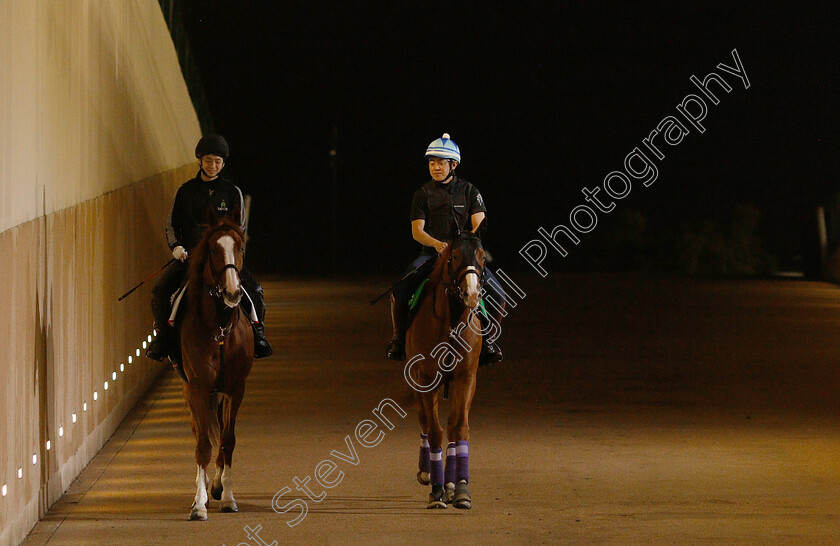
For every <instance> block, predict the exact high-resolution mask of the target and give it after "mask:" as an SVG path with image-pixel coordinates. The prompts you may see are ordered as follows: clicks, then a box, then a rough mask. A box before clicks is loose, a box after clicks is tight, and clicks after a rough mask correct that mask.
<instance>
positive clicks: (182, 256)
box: [172, 246, 189, 262]
mask: <svg viewBox="0 0 840 546" xmlns="http://www.w3.org/2000/svg"><path fill="white" fill-rule="evenodd" d="M172 256H174V257H175V259H176V260H180V261H182V262H186V261H187V258H188V257H189V255H188V254H187V249H185V248H184V247H182V246H176V247H175V248H173V249H172Z"/></svg>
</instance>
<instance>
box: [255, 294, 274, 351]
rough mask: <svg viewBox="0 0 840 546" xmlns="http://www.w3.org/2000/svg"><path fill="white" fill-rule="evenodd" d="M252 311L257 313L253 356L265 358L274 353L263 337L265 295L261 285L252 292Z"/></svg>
mask: <svg viewBox="0 0 840 546" xmlns="http://www.w3.org/2000/svg"><path fill="white" fill-rule="evenodd" d="M251 296H252V297H253V298H254V311H256V313H257V320H259V322H257V323H256V324H254V358H265V357H267V356H271V355H272V354H273V353H274V349H272V348H271V345H269V344H268V340H267V339H266V338H265V323H264V322H263V321H264V320H265V295H264V294H263V290H262V287H259V288H258V289H257V290H256V291H255V293H254V294H251Z"/></svg>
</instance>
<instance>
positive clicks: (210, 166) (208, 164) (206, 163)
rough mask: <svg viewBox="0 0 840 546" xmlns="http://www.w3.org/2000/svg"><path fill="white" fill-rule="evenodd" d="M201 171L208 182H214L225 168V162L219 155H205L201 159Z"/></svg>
mask: <svg viewBox="0 0 840 546" xmlns="http://www.w3.org/2000/svg"><path fill="white" fill-rule="evenodd" d="M200 164H201V169H202V170H203V171H204V173H205V174H206V175H207V176H206V178H207V180H213V179H214V178H216V177H217V176H219V173H220V172H222V168H223V167H224V166H225V160H224V159H222V158H221V157H219V156H217V155H203V156H201V159H200Z"/></svg>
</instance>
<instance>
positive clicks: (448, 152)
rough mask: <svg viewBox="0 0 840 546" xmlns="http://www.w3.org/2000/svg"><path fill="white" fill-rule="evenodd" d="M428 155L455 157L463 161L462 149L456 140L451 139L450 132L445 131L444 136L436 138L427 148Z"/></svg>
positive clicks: (456, 159)
mask: <svg viewBox="0 0 840 546" xmlns="http://www.w3.org/2000/svg"><path fill="white" fill-rule="evenodd" d="M426 157H440V158H441V159H454V160H455V161H457V162H458V163H459V164H460V163H461V149H460V148H458V145H457V144H455V141H453V140H450V138H449V133H443V136H442V137H440V138H436V139H435V140H433V141H432V143H431V144H429V147H428V148H426Z"/></svg>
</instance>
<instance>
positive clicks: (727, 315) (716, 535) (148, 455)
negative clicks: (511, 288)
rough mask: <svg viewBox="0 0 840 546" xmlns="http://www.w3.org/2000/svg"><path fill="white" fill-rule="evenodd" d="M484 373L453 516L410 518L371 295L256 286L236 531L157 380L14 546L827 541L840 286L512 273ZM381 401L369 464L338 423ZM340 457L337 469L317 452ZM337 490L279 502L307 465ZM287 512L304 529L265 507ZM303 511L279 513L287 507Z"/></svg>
mask: <svg viewBox="0 0 840 546" xmlns="http://www.w3.org/2000/svg"><path fill="white" fill-rule="evenodd" d="M515 279H516V281H517V282H518V283H519V285H520V286H521V288H523V289H524V290H525V292H526V293H527V297H526V298H525V299H524V300H523V301H521V302H520V304H519V305H518V307H517V308H516V309H515V310H514V311H513V312H512V316H511V317H510V318H509V320H508V321H506V322H505V323H504V334H503V338H502V342H501V344H502V347H503V349H504V350H505V355H506V360H505V362H504V363H502V364H500V365H498V366H496V367H495V368H492V369H481V370H480V371H479V378H478V390H477V393H476V398H475V402H474V404H473V411H472V415H471V428H472V441H471V446H470V448H471V449H470V451H471V459H472V460H471V463H470V467H471V479H472V484H471V492H472V496H473V509H472V510H469V511H462V510H455V509H453V508H451V507H450V508H449V509H447V510H436V511H429V510H426V509H425V508H424V506H425V501H426V497H427V494H428V491H427V488H425V487H422V486H420V485H419V484H418V483H417V482H416V481H415V478H414V474H415V471H416V458H417V444H418V441H417V434H418V426H417V424H416V423H417V420H416V411H415V409H414V407H413V405H412V403H411V396H410V390H409V389H408V387H407V386H406V385H405V382H404V380H403V379H402V367H401V365H399V364H397V363H393V362H390V361H387V360H385V359H384V357H383V352H384V347H385V343H386V342H387V340H388V338H389V330H390V323H389V320H388V312H387V309H386V306H385V305H384V304H380V305H379V306H377V307H375V308H371V307H370V306H369V305H368V304H367V299H368V298H369V297H370V296H372V295H375V294H376V293H377V292H378V290H380V289H381V288H382V287H381V286H380V284H377V283H363V282H359V283H330V282H316V281H282V282H266V283H264V286H265V290H266V295H267V298H268V300H269V309H268V316H267V320H266V322H267V326H268V332H269V337H270V339H271V341H272V343H273V345H274V348H275V356H274V357H272V358H270V359H264V360H260V361H257V362H256V365H255V368H254V370H253V372H252V375H251V377H250V378H249V380H248V391H247V395H246V398H245V401H244V403H243V406H242V409H241V411H240V414H239V421H238V423H237V439H238V442H237V446H236V452H235V454H234V472H235V473H234V479H235V481H234V487H233V491H234V494H235V496H236V498H237V501H238V503H239V508H240V512H239V513H238V514H220V513H218V512H216V511H215V510H216V508H217V503H215V502H211V510H210V513H209V520H208V521H206V522H189V521H187V517H188V515H189V508H190V504H191V502H192V496H193V494H194V479H195V466H194V462H193V450H194V443H193V440H192V436H191V433H190V429H189V421H188V416H187V414H186V410H185V409H184V404H183V400H182V395H181V388H180V381H179V380H178V379H177V378H176V377H175V375H174V374H173V373H171V372H169V371H166V372H165V373H164V374H163V375H162V376H161V379H160V381H159V382H158V383H157V384H156V386H155V387H154V388H153V389H152V390H151V391H150V393H149V395H148V396H147V397H146V399H145V400H144V401H143V402H142V403H141V404H139V405H138V407H137V408H135V410H134V411H133V412H132V414H131V415H130V416H129V417H128V418H127V419H126V420H125V422H124V423H123V424H122V426H121V427H120V429H119V430H118V431H117V433H116V434H115V435H114V437H113V438H112V439H111V440H110V441H109V442H108V444H107V445H106V447H105V448H104V449H103V450H102V452H101V453H100V454H99V455H98V456H97V457H96V458H95V459H94V460H93V462H91V464H90V465H89V466H88V468H87V469H86V470H85V471H84V473H83V474H82V476H80V478H79V479H78V480H77V481H76V482H75V483H74V484H73V486H72V487H71V488H70V490H69V491H68V492H67V494H66V495H65V496H64V497H63V498H62V499H61V500H60V501H59V502H58V503H57V504H56V505H55V506H54V507H53V509H52V510H51V511H50V513H49V515H48V516H47V517H46V518H45V519H44V520H43V521H41V522H40V523H39V524H38V526H36V528H35V529H34V530H33V532H32V533H31V534H30V536H29V538H28V539H27V541H26V542H25V544H32V545H34V544H50V545H64V544H120V545H129V544H226V545H228V546H233V545H237V544H251V545H258V544H272V543H273V542H274V541H276V542H277V543H278V544H316V543H323V544H371V543H385V544H403V543H443V541H451V542H453V543H466V544H476V543H494V544H495V543H499V544H502V543H505V544H518V543H528V544H540V543H543V544H558V543H559V544H587V545H589V544H692V543H715V544H719V543H726V544H803V543H809V544H829V543H837V542H838V541H840V427H838V417H839V416H840V366H839V365H838V362H837V360H838V355H840V336H838V330H840V290H838V289H837V288H836V287H834V286H831V285H826V284H820V283H807V282H790V281H751V282H743V281H737V282H724V281H703V282H688V281H674V280H656V279H653V280H652V279H646V278H643V277H626V276H608V275H601V276H561V275H559V274H557V275H555V276H549V277H548V278H546V279H538V278H527V277H526V278H524V279H518V278H516V277H515ZM386 398H389V399H391V400H393V401H395V402H396V403H397V404H399V405H400V407H402V408H404V409H405V410H406V411H407V414H408V415H407V417H405V418H400V417H399V416H398V415H396V414H395V413H394V412H392V411H390V410H386V415H389V416H390V418H391V420H392V422H393V424H394V425H395V427H394V429H393V430H387V429H382V430H384V432H385V437H384V439H383V440H382V442H381V443H380V444H379V445H377V446H375V447H372V448H365V447H362V446H361V445H359V444H358V442H357V441H356V440H355V438H354V431H355V428H356V425H357V424H358V423H359V422H360V421H362V420H364V419H373V416H372V413H371V411H372V410H373V409H374V408H376V407H377V406H378V405H379V404H380V402H381V401H382V400H383V399H386ZM347 436H349V437H350V441H351V442H352V443H353V447H354V448H355V450H356V457H355V458H357V459H358V464H356V465H353V464H351V463H349V462H346V461H344V460H342V459H341V458H340V457H337V456H335V455H333V454H332V452H333V451H338V452H341V453H343V454H350V450H349V448H348V445H347V443H346V442H347V441H346V438H345V437H347ZM325 460H332V461H333V462H334V463H335V464H336V467H337V470H336V471H335V473H334V474H333V475H332V478H335V477H336V476H337V475H338V474H337V472H339V471H341V472H343V473H344V476H343V478H342V481H341V482H340V483H339V484H338V485H337V486H335V487H334V488H332V489H328V490H324V489H323V488H322V487H320V486H319V485H318V484H317V483H315V480H314V478H313V479H312V480H311V481H310V482H308V487H310V488H311V490H312V493H313V495H322V494H323V497H322V498H321V500H320V501H318V502H315V501H313V500H311V499H309V498H307V496H306V495H305V494H303V493H301V492H298V491H295V487H296V484H295V481H294V480H295V478H297V479H298V480H299V481H303V480H306V477H307V476H310V477H311V476H313V475H314V472H315V468H316V466H317V465H318V463H320V462H321V461H325ZM286 487H288V488H289V489H290V490H291V491H290V492H288V493H286V494H284V495H283V496H282V497H280V498H281V499H282V500H283V503H281V504H278V506H280V505H282V504H285V503H288V502H292V501H293V500H294V499H302V500H303V501H304V502H305V503H306V505H307V509H308V511H307V513H306V515H305V516H304V517H302V519H300V520H299V521H298V523H297V525H295V526H294V527H290V526H289V525H288V524H287V522H289V521H291V520H293V519H294V518H295V517H297V516H299V515H300V514H301V510H299V509H297V508H292V509H290V510H289V511H288V512H286V513H277V512H275V511H274V510H272V499H273V498H274V496H275V495H276V494H277V493H278V492H280V491H281V490H283V489H284V488H286ZM300 504H302V503H298V506H300Z"/></svg>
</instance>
